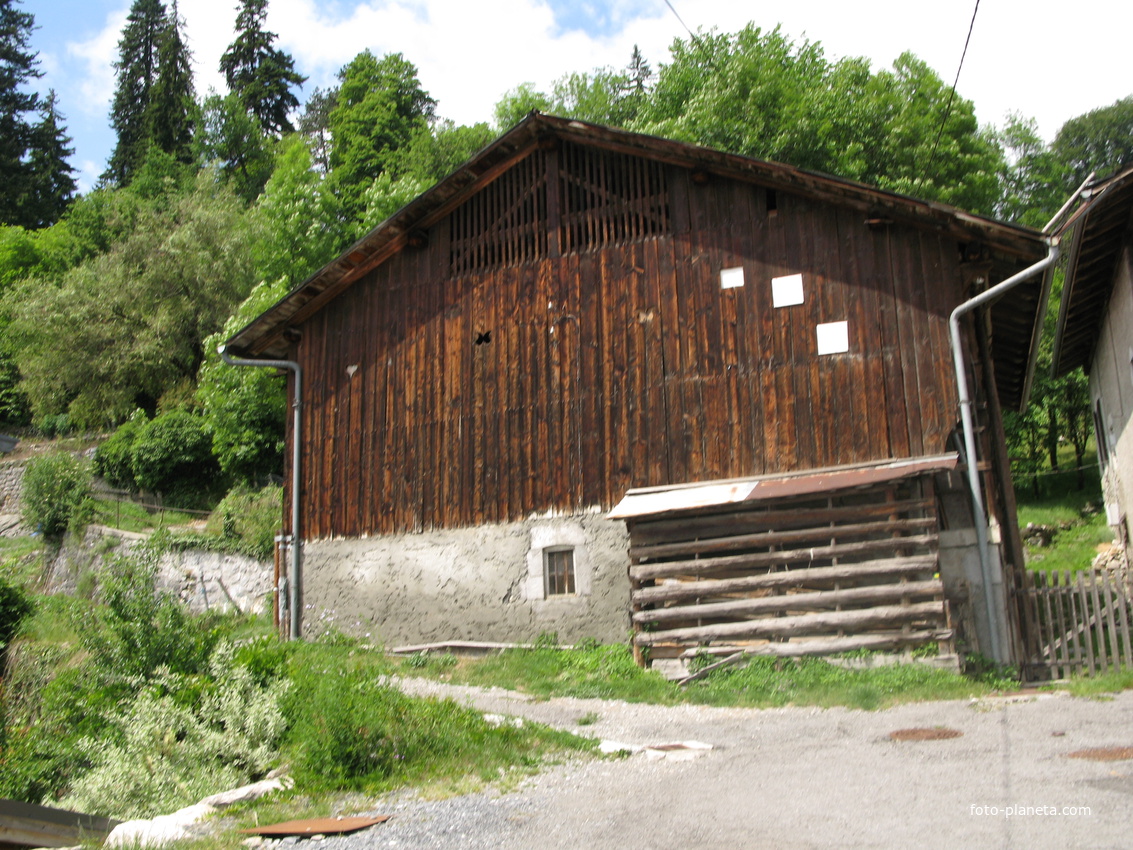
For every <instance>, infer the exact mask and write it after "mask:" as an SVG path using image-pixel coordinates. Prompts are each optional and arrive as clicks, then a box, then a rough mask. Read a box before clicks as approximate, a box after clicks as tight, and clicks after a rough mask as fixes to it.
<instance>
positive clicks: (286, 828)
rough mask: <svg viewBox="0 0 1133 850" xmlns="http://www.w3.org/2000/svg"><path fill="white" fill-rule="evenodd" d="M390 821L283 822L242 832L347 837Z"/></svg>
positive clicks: (382, 817)
mask: <svg viewBox="0 0 1133 850" xmlns="http://www.w3.org/2000/svg"><path fill="white" fill-rule="evenodd" d="M389 819H390V815H377V816H375V817H350V818H310V819H308V820H289V821H283V822H282V823H273V824H269V825H268V826H257V827H255V828H253V829H242V830H240V831H241V832H242V833H245V834H247V835H268V836H272V837H274V838H283V837H285V836H288V835H300V836H302V835H345V834H346V833H348V832H357V831H358V830H360V829H366V827H369V826H374V825H376V824H379V823H385V822H386V821H387V820H389Z"/></svg>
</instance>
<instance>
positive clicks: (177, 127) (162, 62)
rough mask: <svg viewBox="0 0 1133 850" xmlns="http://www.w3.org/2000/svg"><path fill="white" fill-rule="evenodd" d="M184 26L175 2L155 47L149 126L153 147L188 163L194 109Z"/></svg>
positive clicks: (191, 150) (190, 159) (190, 152)
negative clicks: (154, 70) (155, 65)
mask: <svg viewBox="0 0 1133 850" xmlns="http://www.w3.org/2000/svg"><path fill="white" fill-rule="evenodd" d="M183 26H184V21H183V20H182V19H181V16H180V14H179V13H178V10H177V0H173V6H172V8H171V9H170V10H169V17H168V19H167V20H166V26H165V32H164V34H163V35H162V38H161V41H160V43H159V44H158V49H157V77H156V79H155V80H154V84H153V89H152V91H151V93H150V104H149V116H148V123H149V127H150V133H151V140H152V143H153V144H155V145H156V146H157V147H158V148H160V149H161V150H163V151H165V152H166V153H168V154H170V155H172V156H173V158H174V159H176V160H177V161H178V162H184V163H190V162H192V161H193V149H192V146H193V126H194V123H195V122H194V114H195V113H196V109H197V107H196V97H195V95H194V92H193V68H192V66H191V64H190V63H191V62H192V56H191V54H190V53H189V49H188V48H187V47H186V46H185V39H184V37H183V36H182V34H181V32H182V27H183Z"/></svg>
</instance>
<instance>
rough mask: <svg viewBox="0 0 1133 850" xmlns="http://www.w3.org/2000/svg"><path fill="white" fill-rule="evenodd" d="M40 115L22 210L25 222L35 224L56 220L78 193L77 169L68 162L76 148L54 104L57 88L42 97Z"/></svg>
mask: <svg viewBox="0 0 1133 850" xmlns="http://www.w3.org/2000/svg"><path fill="white" fill-rule="evenodd" d="M40 116H41V118H40V121H39V123H38V124H36V125H35V127H34V128H33V129H32V137H31V145H30V152H29V157H28V166H29V175H28V178H29V179H28V189H29V191H28V194H27V197H26V201H25V208H24V211H23V212H24V222H23V224H24V226H25V227H33V228H39V227H47V226H48V225H51V224H54V223H55V222H56V221H58V220H59V216H61V215H62V214H63V212H64V210H66V209H67V207H68V205H69V204H70V203H71V201H72V200H73V199H74V197H75V178H74V173H75V169H74V168H72V167H71V164H70V163H69V162H67V158H68V157H70V156H73V155H74V153H75V149H74V148H72V147H71V146H70V145H71V137H70V136H68V135H67V129H66V127H65V126H64V125H63V116H62V115H60V113H59V110H58V108H57V107H56V105H55V91H54V90H52V91H50V92H48V94H47V98H46V99H45V100H44V101H43V103H42V105H41V107H40Z"/></svg>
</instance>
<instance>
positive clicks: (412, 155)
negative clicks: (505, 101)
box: [393, 121, 496, 191]
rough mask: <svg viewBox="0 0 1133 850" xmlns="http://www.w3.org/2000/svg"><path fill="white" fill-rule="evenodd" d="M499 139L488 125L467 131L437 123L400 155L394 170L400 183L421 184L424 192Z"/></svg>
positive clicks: (420, 134) (463, 128) (415, 137)
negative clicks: (411, 182) (409, 179)
mask: <svg viewBox="0 0 1133 850" xmlns="http://www.w3.org/2000/svg"><path fill="white" fill-rule="evenodd" d="M495 137H496V132H495V130H493V129H492V128H491V127H490V126H489V125H488V124H484V123H480V124H473V125H472V126H471V127H467V126H464V125H462V124H454V123H453V122H452V121H436V122H433V123H432V124H431V125H430V126H429V127H427V128H425V129H422V130H420V131H418V133H417V135H415V136H414V137H413V140H412V141H411V142H410V143H409V145H408V146H407V147H405V148H402V149H400V150H399V151H398V153H397V157H396V163H395V165H394V169H393V170H394V172H395V174H396V176H397V177H398V178H399V179H403V178H405V177H412V178H414V179H415V180H417V181H418V182H419V183H420V184H421V188H422V191H423V190H424V189H426V188H428V187H430V186H432V185H433V184H434V183H436V182H438V181H439V180H441V179H442V178H444V177H447V176H448V175H449V174H451V173H452V172H453V171H455V170H456V169H457V168H458V167H459V166H461V165H463V164H464V163H465V161H466V160H468V159H470V158H471V157H472V155H473V154H475V153H477V152H478V151H479V150H480V149H481V148H484V147H486V146H487V145H488V144H490V143H491V142H492V140H493V139H495Z"/></svg>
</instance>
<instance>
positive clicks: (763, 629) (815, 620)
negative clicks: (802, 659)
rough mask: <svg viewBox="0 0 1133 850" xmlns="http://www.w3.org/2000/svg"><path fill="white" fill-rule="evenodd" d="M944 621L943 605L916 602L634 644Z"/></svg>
mask: <svg viewBox="0 0 1133 850" xmlns="http://www.w3.org/2000/svg"><path fill="white" fill-rule="evenodd" d="M943 617H944V603H943V602H917V603H913V604H911V605H881V606H877V607H875V608H866V609H864V610H860V611H832V612H827V613H822V614H802V615H799V616H793V617H778V618H767V619H763V620H746V621H744V622H740V623H718V624H716V625H708V626H690V627H688V628H682V629H669V630H668V631H658V632H639V633H638V634H636V635H634V641H635V642H636V643H638V644H639V645H641V646H649V645H651V644H654V643H664V642H667V641H711V640H721V639H723V640H728V639H732V640H754V639H759V638H790V637H802V636H810V635H821V634H826V633H829V632H838V631H843V630H844V631H848V632H852V631H862V630H865V629H882V628H896V627H899V626H900V625H901V624H903V623H907V622H911V621H917V620H926V619H936V620H942V619H943Z"/></svg>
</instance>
